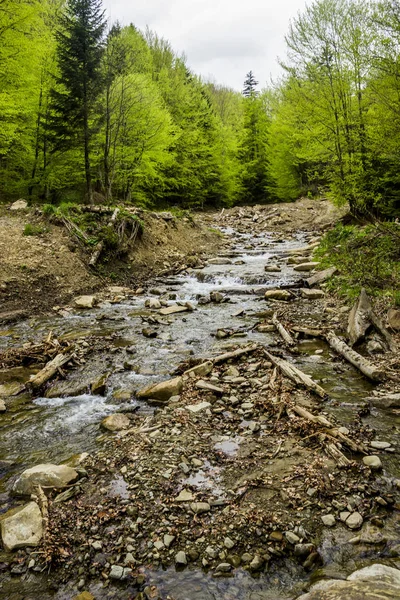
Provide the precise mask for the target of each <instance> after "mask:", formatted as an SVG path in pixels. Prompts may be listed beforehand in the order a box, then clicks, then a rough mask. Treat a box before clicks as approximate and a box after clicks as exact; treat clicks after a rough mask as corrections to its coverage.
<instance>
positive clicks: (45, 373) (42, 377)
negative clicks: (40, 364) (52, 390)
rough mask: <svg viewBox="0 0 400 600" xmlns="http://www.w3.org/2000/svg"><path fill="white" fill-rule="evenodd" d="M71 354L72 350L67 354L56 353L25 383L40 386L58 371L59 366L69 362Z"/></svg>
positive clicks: (35, 386)
mask: <svg viewBox="0 0 400 600" xmlns="http://www.w3.org/2000/svg"><path fill="white" fill-rule="evenodd" d="M73 356H74V354H73V353H72V352H71V353H68V354H62V353H61V354H57V356H56V357H55V358H53V360H51V361H50V362H48V363H47V365H46V366H45V367H44V368H43V369H42V370H41V371H39V373H36V375H32V377H31V379H30V380H29V382H28V384H27V385H28V386H30V387H32V388H40V387H41V386H42V385H44V384H45V383H46V381H48V380H49V379H51V378H52V377H53V376H54V375H55V374H56V373H57V372H58V369H59V368H60V367H62V366H63V365H65V364H66V363H67V362H69V361H70V360H71V358H72V357H73Z"/></svg>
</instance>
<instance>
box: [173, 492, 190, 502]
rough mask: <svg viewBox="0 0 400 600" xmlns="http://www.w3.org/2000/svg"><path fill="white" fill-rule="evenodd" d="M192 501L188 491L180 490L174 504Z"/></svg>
mask: <svg viewBox="0 0 400 600" xmlns="http://www.w3.org/2000/svg"><path fill="white" fill-rule="evenodd" d="M192 500H194V496H193V494H192V493H191V492H189V491H188V490H182V491H181V492H180V494H179V496H177V497H176V498H175V502H191V501H192Z"/></svg>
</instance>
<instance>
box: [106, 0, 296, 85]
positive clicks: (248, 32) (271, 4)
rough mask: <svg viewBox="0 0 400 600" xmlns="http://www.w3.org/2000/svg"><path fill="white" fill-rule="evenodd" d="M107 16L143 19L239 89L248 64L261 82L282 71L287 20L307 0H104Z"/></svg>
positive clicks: (199, 68) (201, 70) (192, 61)
mask: <svg viewBox="0 0 400 600" xmlns="http://www.w3.org/2000/svg"><path fill="white" fill-rule="evenodd" d="M104 6H105V8H106V13H107V16H108V17H109V18H110V20H111V21H117V20H118V21H119V22H120V23H121V24H124V25H126V24H129V23H133V24H134V25H136V26H137V27H139V28H140V29H144V28H145V27H146V25H148V26H149V27H150V29H152V30H154V31H155V32H156V33H157V34H158V35H160V36H162V37H165V38H166V39H168V40H169V41H170V42H171V45H172V47H173V48H174V49H175V50H176V51H177V52H178V53H184V54H185V55H186V57H187V62H188V65H189V67H190V68H191V69H192V70H193V71H194V72H195V73H198V74H201V75H202V76H203V77H209V76H211V77H213V79H214V80H216V81H217V82H219V83H224V84H226V85H230V86H232V87H234V88H236V89H239V90H240V89H241V87H242V83H243V80H244V78H245V76H246V73H247V72H248V71H250V70H252V71H253V72H254V74H255V76H256V78H257V79H258V81H259V82H260V84H265V82H266V81H268V80H269V78H270V76H271V75H272V76H273V77H277V76H279V74H280V73H281V71H280V67H279V65H278V63H277V60H276V59H277V56H281V57H283V56H284V54H285V42H284V36H285V33H286V32H287V29H288V25H289V20H290V19H291V18H294V17H296V15H297V13H298V11H299V10H302V9H303V8H304V6H305V0H281V1H280V2H278V1H276V0H273V1H271V0H244V1H243V0H241V1H239V0H167V1H165V0H164V1H163V0H117V1H114V0H104Z"/></svg>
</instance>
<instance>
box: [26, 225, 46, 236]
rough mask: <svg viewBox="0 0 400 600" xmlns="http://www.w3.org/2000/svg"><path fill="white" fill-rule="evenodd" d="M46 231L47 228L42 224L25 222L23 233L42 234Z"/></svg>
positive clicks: (28, 234)
mask: <svg viewBox="0 0 400 600" xmlns="http://www.w3.org/2000/svg"><path fill="white" fill-rule="evenodd" d="M46 231H47V229H46V228H45V227H43V226H42V225H32V224H31V223H27V224H26V225H25V227H24V231H23V235H27V236H30V235H43V234H44V233H46Z"/></svg>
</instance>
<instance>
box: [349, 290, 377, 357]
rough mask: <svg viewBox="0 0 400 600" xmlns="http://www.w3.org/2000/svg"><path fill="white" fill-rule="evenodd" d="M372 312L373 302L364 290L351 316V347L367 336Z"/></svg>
mask: <svg viewBox="0 0 400 600" xmlns="http://www.w3.org/2000/svg"><path fill="white" fill-rule="evenodd" d="M371 310H372V304H371V301H370V299H369V298H368V295H367V293H366V291H365V290H364V288H363V289H362V290H361V293H360V295H359V297H358V298H357V300H356V302H355V303H354V306H353V308H352V309H351V311H350V314H349V324H348V327H347V334H348V336H349V341H350V345H351V346H354V344H356V343H357V342H359V341H360V340H363V339H364V337H365V334H366V332H367V330H368V328H369V326H370V325H371V319H370V316H369V315H370V311H371Z"/></svg>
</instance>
